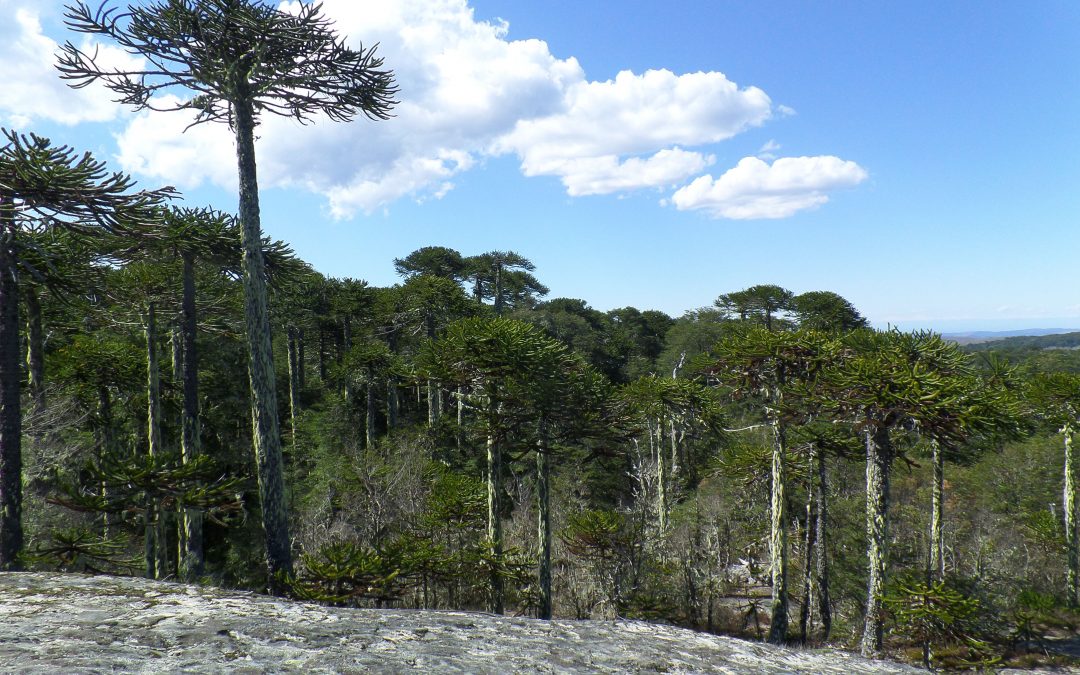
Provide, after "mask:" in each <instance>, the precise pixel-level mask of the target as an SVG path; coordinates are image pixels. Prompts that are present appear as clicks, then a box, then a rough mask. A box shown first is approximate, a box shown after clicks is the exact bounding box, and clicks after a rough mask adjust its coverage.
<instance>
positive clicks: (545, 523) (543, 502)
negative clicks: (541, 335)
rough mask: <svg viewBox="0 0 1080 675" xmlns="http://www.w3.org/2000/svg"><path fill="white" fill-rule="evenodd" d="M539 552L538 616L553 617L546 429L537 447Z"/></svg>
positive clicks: (549, 494) (549, 476)
mask: <svg viewBox="0 0 1080 675" xmlns="http://www.w3.org/2000/svg"><path fill="white" fill-rule="evenodd" d="M536 502H537V504H536V506H537V509H536V511H537V520H538V522H537V533H536V534H537V542H538V547H537V552H536V557H537V561H538V567H539V569H538V580H539V585H540V606H539V607H538V608H537V617H538V618H541V619H550V618H551V455H550V448H549V447H548V441H547V438H546V437H545V434H544V429H543V427H541V429H540V440H539V441H538V443H537V447H536Z"/></svg>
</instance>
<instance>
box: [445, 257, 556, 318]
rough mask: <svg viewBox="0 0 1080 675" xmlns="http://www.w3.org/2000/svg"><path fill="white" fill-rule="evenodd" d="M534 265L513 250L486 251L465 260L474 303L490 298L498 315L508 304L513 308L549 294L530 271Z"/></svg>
mask: <svg viewBox="0 0 1080 675" xmlns="http://www.w3.org/2000/svg"><path fill="white" fill-rule="evenodd" d="M535 269H536V265H534V264H533V263H532V261H530V260H529V259H528V258H526V257H525V256H523V255H521V254H520V253H515V252H514V251H489V252H487V253H481V254H480V255H474V256H471V257H469V258H466V259H465V270H466V272H465V276H466V278H468V279H471V280H472V282H473V297H474V298H475V299H476V301H477V302H482V301H483V300H484V298H492V300H493V302H494V309H495V315H496V316H501V315H502V313H503V310H504V308H505V307H506V306H507V305H510V306H511V307H516V306H518V305H519V304H523V303H527V302H528V301H529V300H531V299H532V298H534V297H536V296H544V295H547V293H548V288H547V286H545V285H543V284H542V283H540V282H539V281H538V280H537V279H536V277H534V276H533V275H532V274H530V272H532V271H533V270H535Z"/></svg>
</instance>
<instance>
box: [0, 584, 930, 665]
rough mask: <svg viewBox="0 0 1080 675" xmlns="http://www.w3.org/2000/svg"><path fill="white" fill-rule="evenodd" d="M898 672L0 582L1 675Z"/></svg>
mask: <svg viewBox="0 0 1080 675" xmlns="http://www.w3.org/2000/svg"><path fill="white" fill-rule="evenodd" d="M102 671H118V672H133V673H160V672H176V671H198V672H251V673H255V672H259V673H264V672H279V673H291V672H305V673H319V672H376V673H398V672H426V673H436V672H437V673H465V672H468V673H512V672H517V673H537V672H543V673H647V672H651V673H658V672H665V673H680V672H681V673H690V672H694V673H704V672H716V673H799V672H803V673H838V674H839V673H906V672H917V671H916V670H915V669H914V668H910V667H908V666H902V665H898V664H894V663H888V662H871V661H867V660H864V659H861V658H858V657H856V656H853V655H851V654H848V653H845V652H841V651H837V650H805V651H804V650H795V649H783V648H778V647H771V646H768V645H764V644H760V643H755V642H747V641H743V640H738V639H735V638H727V637H720V636H715V635H706V634H702V633H695V632H692V631H689V630H685V629H681V628H674V627H671V626H662V625H654V624H647V623H642V622H637V621H550V622H547V621H539V620H535V619H521V618H504V617H499V616H493V615H487V614H476V613H466V612H450V611H420V610H360V609H335V608H328V607H322V606H319V605H310V604H303V603H294V602H288V601H281V600H275V599H271V598H267V597H264V596H259V595H255V594H251V593H237V592H227V591H222V590H218V589H213V588H206V587H200V586H184V585H178V584H169V583H162V582H154V581H147V580H144V579H137V578H130V577H127V578H125V577H105V576H82V575H65V574H42V573H36V574H32V573H2V574H0V672H8V673H13V672H18V673H54V672H64V673H85V672H102Z"/></svg>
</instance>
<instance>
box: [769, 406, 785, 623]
mask: <svg viewBox="0 0 1080 675" xmlns="http://www.w3.org/2000/svg"><path fill="white" fill-rule="evenodd" d="M772 429H773V447H772V480H771V487H772V489H771V490H770V495H771V499H770V503H769V514H770V518H769V522H770V525H769V567H770V571H771V573H772V600H771V602H770V603H769V609H770V615H771V622H770V624H769V637H768V641H769V642H770V643H772V644H783V643H784V642H785V641H786V640H787V628H788V597H787V577H788V574H787V572H788V542H787V496H786V495H785V493H784V491H785V487H786V483H787V476H786V471H787V467H786V464H787V457H786V454H787V447H786V445H787V438H786V433H785V429H784V425H783V424H782V423H781V422H780V420H776V419H774V420H772Z"/></svg>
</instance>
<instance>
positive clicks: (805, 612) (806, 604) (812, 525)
mask: <svg viewBox="0 0 1080 675" xmlns="http://www.w3.org/2000/svg"><path fill="white" fill-rule="evenodd" d="M809 454H810V456H809V459H810V466H814V465H815V464H816V463H817V461H816V460H817V448H815V447H814V445H813V444H811V445H810V453H809ZM814 496H815V490H814V475H813V473H811V474H810V489H809V490H807V495H806V537H805V539H804V540H803V593H802V607H800V608H799V642H800V643H801V644H804V645H805V644H806V640H807V637H808V635H809V633H810V624H811V622H812V619H813V613H812V612H811V609H812V608H813V606H814V555H813V552H814V547H815V546H816V545H817V502H816V501H815V500H814Z"/></svg>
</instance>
